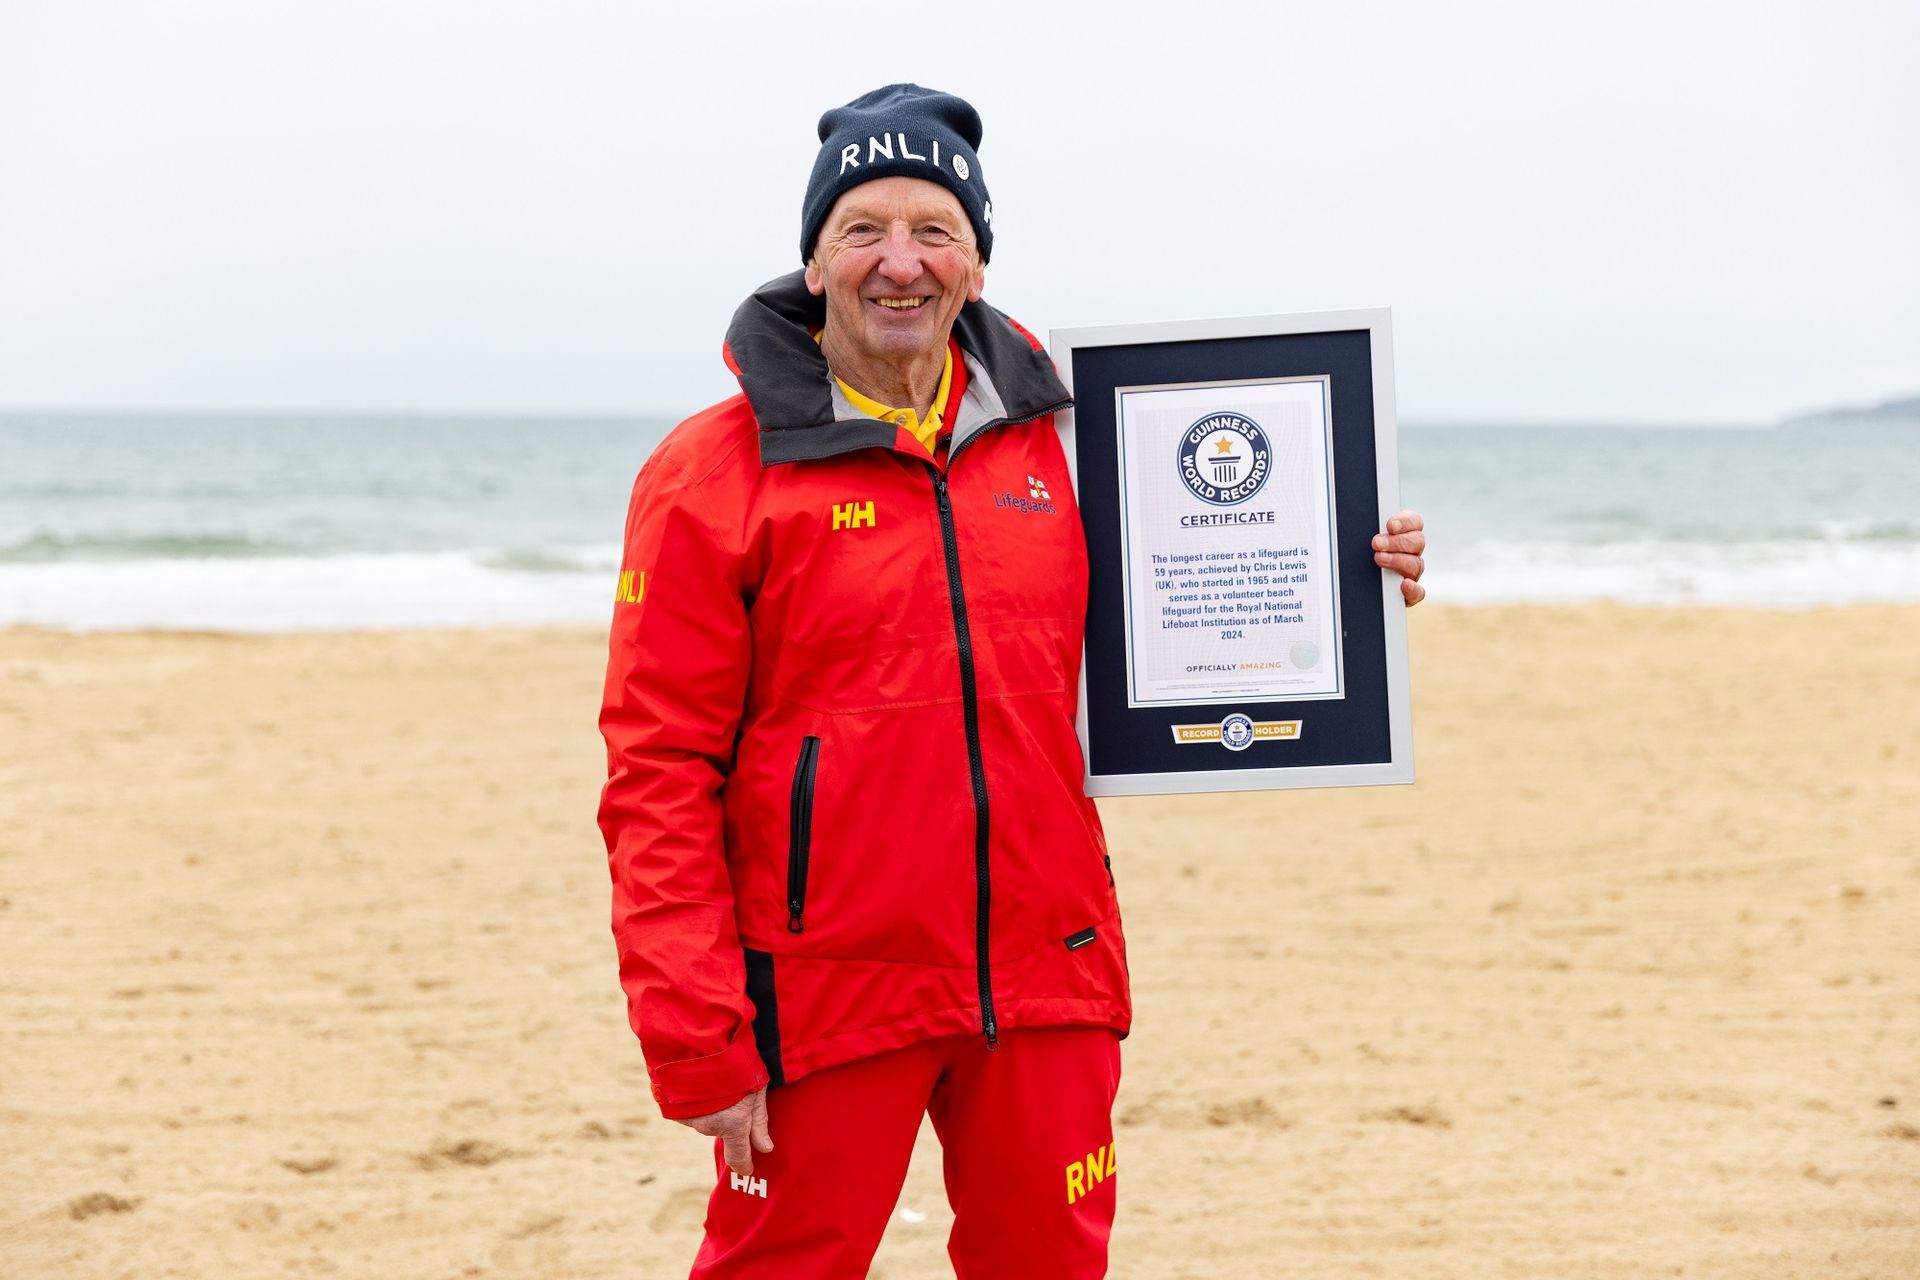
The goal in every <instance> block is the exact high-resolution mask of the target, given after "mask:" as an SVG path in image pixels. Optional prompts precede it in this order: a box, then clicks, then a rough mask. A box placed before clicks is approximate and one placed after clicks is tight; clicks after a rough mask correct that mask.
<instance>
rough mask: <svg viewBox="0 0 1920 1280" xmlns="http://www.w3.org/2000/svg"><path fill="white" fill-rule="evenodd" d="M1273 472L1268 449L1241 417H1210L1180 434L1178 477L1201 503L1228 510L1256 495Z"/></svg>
mask: <svg viewBox="0 0 1920 1280" xmlns="http://www.w3.org/2000/svg"><path fill="white" fill-rule="evenodd" d="M1272 472H1273V446H1272V445H1271V444H1269V443H1268V441H1267V433H1266V432H1264V431H1262V430H1261V429H1260V424H1259V423H1257V422H1255V421H1254V420H1253V419H1252V418H1249V417H1247V416H1246V415H1245V414H1243V413H1233V412H1231V411H1222V412H1219V413H1210V414H1208V415H1207V416H1206V417H1204V418H1202V419H1200V420H1199V421H1198V422H1196V423H1194V424H1193V425H1192V426H1190V427H1188V428H1187V429H1186V430H1185V431H1184V432H1182V433H1181V436H1180V479H1181V480H1182V481H1183V482H1184V483H1185V484H1186V486H1187V490H1188V491H1189V492H1190V493H1192V494H1193V496H1194V497H1196V498H1198V499H1200V500H1201V501H1202V502H1208V503H1212V504H1213V505H1214V506H1216V507H1230V506H1233V505H1235V504H1236V503H1241V502H1245V501H1246V500H1247V499H1248V498H1251V497H1252V496H1253V495H1254V494H1256V493H1258V492H1260V490H1261V487H1262V486H1264V485H1265V484H1266V483H1267V477H1268V476H1269V475H1270V474H1272Z"/></svg>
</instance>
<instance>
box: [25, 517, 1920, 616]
mask: <svg viewBox="0 0 1920 1280" xmlns="http://www.w3.org/2000/svg"><path fill="white" fill-rule="evenodd" d="M619 555H620V552H619V548H618V547H617V546H613V545H603V546H580V547H549V548H543V549H541V548H524V549H520V550H504V551H503V550H499V549H470V550H463V551H441V552H401V553H393V554H373V553H364V554H343V555H331V556H252V557H198V558H184V557H183V558H172V559H148V560H66V561H47V562H39V563H11V564H0V625H9V624H29V625H36V626H48V627H56V628H63V629H67V630H73V631H114V630H130V629H140V630H145V629H155V630H196V631H200V630H207V631H233V632H278V631H338V630H359V629H365V628H387V627H392V628H434V627H461V626H501V625H529V626H532V625H551V624H564V623H579V624H592V625H604V624H605V622H606V621H607V618H608V616H609V611H610V610H611V609H612V607H613V581H614V575H615V573H616V572H617V571H618V567H619ZM1426 582H1427V586H1428V589H1429V591H1430V593H1431V595H1432V597H1433V599H1434V600H1435V601H1436V602H1444V603H1447V604H1453V605H1491V604H1505V603H1530V602H1531V603H1572V602H1578V601H1588V600H1613V601H1620V602H1624V603H1631V604H1654V605H1730V606H1741V607H1750V608H1764V609H1800V608H1814V607H1819V606H1826V605H1837V604H1848V603H1855V602H1907V601H1920V542H1913V541H1892V542H1889V541H1884V540H1883V541H1874V540H1871V539H1868V540H1859V539H1854V540H1836V541H1827V542H1820V543H1809V542H1804V541H1777V540H1775V541H1763V542H1754V543H1745V544H1738V545H1731V544H1724V543H1723V544H1718V545H1711V546H1709V545H1702V544H1697V543H1686V542H1676V541H1670V540H1667V541H1641V542H1613V543H1602V544H1576V543H1543V542H1542V543H1535V542H1508V541H1480V542H1476V543H1472V544H1470V545H1465V546H1459V547H1449V546H1445V545H1442V546H1441V547H1439V548H1438V549H1437V551H1436V555H1435V558H1434V561H1433V566H1432V568H1431V569H1430V571H1429V572H1428V575H1427V578H1426Z"/></svg>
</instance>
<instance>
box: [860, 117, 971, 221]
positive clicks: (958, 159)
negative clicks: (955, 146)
mask: <svg viewBox="0 0 1920 1280" xmlns="http://www.w3.org/2000/svg"><path fill="white" fill-rule="evenodd" d="M913 142H914V140H913V139H911V138H909V137H908V135H906V134H904V133H882V134H875V135H869V136H868V138H867V145H866V146H865V147H862V146H861V145H860V144H859V143H857V142H849V143H848V144H847V145H846V146H844V147H842V148H840V172H841V173H845V172H846V171H847V170H849V169H858V168H859V167H860V165H861V163H862V158H861V153H862V152H863V151H864V152H865V163H867V164H878V163H879V162H880V161H882V160H894V161H900V160H918V161H920V162H921V163H922V164H930V165H932V166H933V167H934V168H936V169H940V168H950V169H952V170H953V176H954V177H956V178H958V179H960V181H962V182H970V181H972V180H973V166H972V165H970V164H968V163H967V158H966V157H965V156H963V155H961V154H960V153H959V152H958V151H949V152H947V153H946V156H945V157H944V158H943V157H942V156H941V154H940V139H938V138H922V139H920V140H919V143H920V145H921V146H923V147H926V148H928V150H926V151H915V150H914V149H913ZM992 219H993V213H992V210H991V208H989V210H988V213H987V220H988V221H989V222H991V221H992Z"/></svg>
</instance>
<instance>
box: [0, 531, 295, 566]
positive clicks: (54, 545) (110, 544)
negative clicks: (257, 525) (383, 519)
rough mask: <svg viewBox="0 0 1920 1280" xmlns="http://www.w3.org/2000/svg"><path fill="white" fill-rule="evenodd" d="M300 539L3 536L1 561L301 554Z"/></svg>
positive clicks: (229, 535)
mask: <svg viewBox="0 0 1920 1280" xmlns="http://www.w3.org/2000/svg"><path fill="white" fill-rule="evenodd" d="M302 550H303V548H302V547H300V546H298V545H297V544H294V543H290V542H286V541H282V540H279V539H273V538H259V537H254V536H252V535H249V534H244V533H202V532H192V533H188V532H179V533H132V534H119V533H81V534H64V533H47V532H34V533H28V534H21V535H16V536H14V537H11V538H7V539H5V540H3V541H0V564H49V563H55V562H59V561H69V560H172V559H199V558H213V557H219V558H225V559H244V558H251V557H256V556H284V555H292V554H298V553H299V552H300V551H302Z"/></svg>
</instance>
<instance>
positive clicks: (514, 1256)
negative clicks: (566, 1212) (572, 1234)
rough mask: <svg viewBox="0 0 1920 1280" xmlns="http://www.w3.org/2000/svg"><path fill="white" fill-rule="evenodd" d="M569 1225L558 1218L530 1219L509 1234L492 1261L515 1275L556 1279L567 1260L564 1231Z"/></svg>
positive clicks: (549, 1216) (493, 1255)
mask: <svg viewBox="0 0 1920 1280" xmlns="http://www.w3.org/2000/svg"><path fill="white" fill-rule="evenodd" d="M565 1222H566V1219H565V1218H562V1217H561V1216H559V1215H558V1214H544V1215H541V1216H539V1217H534V1218H529V1219H527V1220H526V1221H525V1222H522V1223H521V1224H520V1225H519V1226H518V1227H516V1228H514V1230H512V1231H510V1232H508V1233H507V1238H506V1239H505V1240H502V1241H501V1242H500V1243H499V1244H498V1245H496V1246H495V1247H494V1250H493V1252H492V1253H491V1254H490V1255H489V1256H488V1260H489V1261H490V1262H492V1263H493V1265H494V1266H495V1267H496V1268H498V1269H499V1270H501V1271H504V1272H507V1273H508V1274H511V1275H536V1276H544V1275H552V1274H554V1273H555V1272H556V1271H557V1270H558V1269H559V1268H560V1264H561V1263H562V1262H564V1261H565V1259H566V1253H567V1241H566V1237H565V1235H564V1234H563V1233H562V1232H561V1231H560V1227H561V1225H562V1224H564V1223H565Z"/></svg>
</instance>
